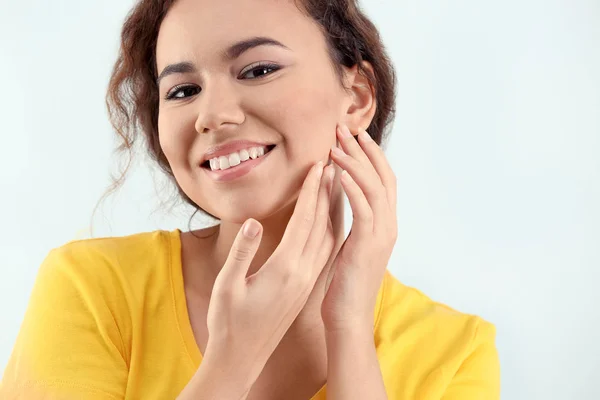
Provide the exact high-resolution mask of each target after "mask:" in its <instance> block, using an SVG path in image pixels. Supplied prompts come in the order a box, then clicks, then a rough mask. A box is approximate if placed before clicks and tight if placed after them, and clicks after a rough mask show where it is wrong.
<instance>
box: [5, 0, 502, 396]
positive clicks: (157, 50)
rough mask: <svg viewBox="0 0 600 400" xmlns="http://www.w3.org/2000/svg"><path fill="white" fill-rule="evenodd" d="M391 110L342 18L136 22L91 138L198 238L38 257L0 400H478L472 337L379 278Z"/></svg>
mask: <svg viewBox="0 0 600 400" xmlns="http://www.w3.org/2000/svg"><path fill="white" fill-rule="evenodd" d="M394 90H395V79H394V72H393V69H392V67H391V63H390V62H389V59H388V57H387V55H386V52H385V50H384V47H383V45H382V43H381V41H380V38H379V35H378V33H377V30H376V28H375V27H374V26H373V24H372V23H371V22H370V21H369V20H368V18H367V17H366V16H365V15H364V14H363V13H362V12H361V11H360V10H359V8H358V6H357V4H356V3H355V1H354V0H329V1H322V0H296V1H294V0H222V1H212V0H178V1H169V0H142V1H140V2H139V3H138V4H136V5H135V7H134V9H133V10H132V12H131V14H130V15H129V16H128V19H127V21H126V22H125V25H124V27H123V31H122V43H121V52H120V55H119V58H118V60H117V63H116V65H115V68H114V71H113V74H112V77H111V82H110V87H109V92H108V97H107V100H108V105H109V111H110V114H111V119H112V122H113V125H114V126H115V128H116V130H117V132H118V133H119V134H120V137H121V138H122V140H123V145H122V147H123V148H125V149H130V148H131V146H132V144H133V143H134V141H136V140H138V139H143V140H144V141H143V143H144V145H145V148H146V149H147V151H148V152H149V154H150V155H151V156H152V157H153V158H154V159H155V160H156V162H157V163H158V165H159V166H160V167H161V168H162V169H163V170H164V171H165V173H166V174H167V175H168V176H169V177H170V178H171V179H172V181H173V183H174V184H175V185H176V187H177V188H178V191H179V193H180V195H181V196H182V197H183V199H185V201H187V202H188V203H189V204H191V205H192V206H194V207H195V208H196V209H197V210H200V211H202V212H205V213H207V214H209V215H212V216H213V217H215V218H217V219H218V220H219V221H220V223H219V224H218V225H216V226H212V227H208V228H205V229H201V230H197V231H189V232H182V231H180V230H178V229H177V230H174V231H162V230H160V231H155V232H145V233H139V234H135V235H130V236H127V237H112V238H99V239H87V240H79V241H73V242H70V243H68V244H65V245H64V246H61V247H60V248H57V249H54V250H52V251H51V252H50V253H49V255H48V256H47V258H46V259H45V261H44V263H43V265H42V266H41V268H40V270H39V273H38V277H37V280H36V283H35V286H34V289H33V293H32V295H31V299H30V303H29V306H28V309H27V312H26V315H25V318H24V322H23V324H22V326H21V330H20V333H19V336H18V339H17V341H16V344H15V348H14V350H13V353H12V356H11V359H10V361H9V364H8V366H7V367H6V370H5V373H4V376H3V381H2V386H1V388H0V394H2V398H9V399H11V398H19V399H38V398H39V399H41V398H43V399H132V400H133V399H143V400H151V399H157V400H158V399H161V400H162V399H175V398H178V399H225V400H226V399H235V400H237V399H252V400H256V399H261V400H275V399H287V400H308V399H314V400H322V399H325V398H327V399H334V400H350V399H360V400H363V399H369V400H382V399H394V400H396V399H398V400H399V399H447V400H449V399H456V400H458V399H460V400H468V399H486V400H489V399H497V398H499V364H498V354H497V351H496V347H495V329H494V326H493V325H491V324H490V323H488V322H486V321H484V320H483V319H481V318H479V317H477V316H473V315H467V314H462V313H460V312H457V311H455V310H453V309H451V308H449V307H447V306H445V305H443V304H439V303H436V302H434V301H432V300H431V299H429V298H428V297H427V296H425V295H424V294H422V293H421V292H419V291H418V290H416V289H414V288H410V287H407V286H405V285H403V284H402V283H400V282H399V281H398V280H397V279H396V278H395V277H393V276H392V275H391V274H390V273H389V271H388V270H387V264H388V261H389V258H390V255H391V252H392V249H393V247H394V244H395V242H396V235H397V234H396V232H397V219H396V177H395V175H394V173H393V171H392V169H391V168H390V166H389V164H388V162H387V160H386V157H385V154H384V153H383V151H382V149H381V147H380V145H381V144H382V142H383V141H384V139H385V134H384V131H385V130H386V129H389V124H390V122H391V121H392V119H393V115H394ZM344 193H345V194H346V196H347V197H348V200H349V203H350V206H351V208H352V210H351V211H352V215H353V222H352V227H351V231H350V234H349V235H348V237H347V238H345V237H344V225H343V215H344V209H343V207H344V202H343V194H344Z"/></svg>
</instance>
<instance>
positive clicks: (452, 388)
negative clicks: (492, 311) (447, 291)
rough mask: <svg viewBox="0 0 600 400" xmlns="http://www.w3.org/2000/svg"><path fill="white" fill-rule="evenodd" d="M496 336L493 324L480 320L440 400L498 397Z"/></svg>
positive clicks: (491, 399)
mask: <svg viewBox="0 0 600 400" xmlns="http://www.w3.org/2000/svg"><path fill="white" fill-rule="evenodd" d="M495 337H496V328H495V327H494V325H492V324H491V323H489V322H487V321H484V320H481V319H480V321H479V325H478V326H477V330H476V332H475V335H474V338H473V346H472V351H471V352H470V353H469V355H468V356H467V357H466V358H465V360H464V361H463V363H462V364H461V366H460V367H459V368H458V370H457V371H456V373H455V375H454V377H453V378H452V380H451V381H450V385H449V386H448V388H447V389H446V391H445V392H444V395H443V396H442V400H498V399H500V361H499V358H498V351H497V349H496V344H495Z"/></svg>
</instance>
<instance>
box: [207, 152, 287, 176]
mask: <svg viewBox="0 0 600 400" xmlns="http://www.w3.org/2000/svg"><path fill="white" fill-rule="evenodd" d="M274 150H275V148H273V149H271V151H269V152H268V153H266V154H265V155H264V156H262V157H258V158H255V159H254V160H249V161H244V162H242V163H240V164H238V165H236V166H235V167H233V168H227V169H224V170H216V171H213V170H211V169H208V168H204V167H200V168H202V169H203V170H204V171H206V173H207V174H208V176H209V177H211V178H212V179H214V180H215V181H218V182H227V181H232V180H234V179H237V178H240V177H242V176H244V175H246V174H247V173H248V172H250V171H252V169H254V168H255V167H256V166H258V165H260V164H262V162H263V161H265V160H266V159H267V158H268V157H269V156H270V155H271V153H272V152H273V151H274Z"/></svg>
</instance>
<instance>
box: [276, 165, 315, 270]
mask: <svg viewBox="0 0 600 400" xmlns="http://www.w3.org/2000/svg"><path fill="white" fill-rule="evenodd" d="M322 174H323V162H322V161H319V162H318V163H317V164H316V165H314V166H313V168H312V169H311V170H310V172H309V173H308V175H307V177H306V179H305V180H304V184H303V185H302V188H301V189H300V195H299V196H298V200H297V201H296V206H295V207H294V213H293V214H292V217H291V218H290V221H289V222H288V225H287V227H286V229H285V232H284V234H283V238H282V239H281V242H280V244H279V246H278V249H281V251H283V252H284V253H286V257H290V259H292V260H297V259H298V258H300V255H301V254H302V251H303V250H304V246H305V245H306V241H307V240H308V237H309V235H310V232H311V230H312V229H313V225H314V220H315V213H316V207H317V199H318V196H319V186H320V183H321V176H322Z"/></svg>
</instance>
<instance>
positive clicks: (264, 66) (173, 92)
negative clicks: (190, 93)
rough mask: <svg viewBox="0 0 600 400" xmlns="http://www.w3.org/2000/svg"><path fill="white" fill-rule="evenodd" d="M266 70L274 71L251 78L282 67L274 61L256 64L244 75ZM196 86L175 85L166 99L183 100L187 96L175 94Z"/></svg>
mask: <svg viewBox="0 0 600 400" xmlns="http://www.w3.org/2000/svg"><path fill="white" fill-rule="evenodd" d="M261 69H262V70H264V69H271V70H272V71H270V72H267V73H266V74H264V75H261V76H259V77H258V78H250V80H255V79H262V78H263V77H265V76H267V75H270V74H272V73H273V72H275V71H278V70H279V69H281V67H280V66H279V65H277V64H272V63H259V64H258V65H257V66H255V67H254V68H251V69H249V70H248V71H246V72H244V74H243V75H246V74H247V73H249V72H252V71H256V70H261ZM194 88H195V86H192V85H179V86H175V87H174V88H173V89H172V90H171V91H169V92H168V93H167V95H166V96H165V100H182V99H185V98H187V96H186V97H177V98H176V97H175V95H176V94H177V93H179V92H180V91H182V90H184V89H194Z"/></svg>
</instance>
